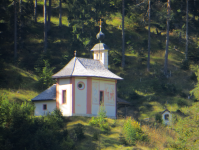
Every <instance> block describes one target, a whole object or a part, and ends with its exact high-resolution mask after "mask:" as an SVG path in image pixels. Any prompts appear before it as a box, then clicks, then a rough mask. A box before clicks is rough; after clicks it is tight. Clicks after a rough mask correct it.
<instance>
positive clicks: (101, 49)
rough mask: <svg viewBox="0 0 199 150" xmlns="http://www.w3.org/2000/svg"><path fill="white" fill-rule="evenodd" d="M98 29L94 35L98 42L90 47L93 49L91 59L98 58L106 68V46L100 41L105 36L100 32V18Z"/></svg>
mask: <svg viewBox="0 0 199 150" xmlns="http://www.w3.org/2000/svg"><path fill="white" fill-rule="evenodd" d="M99 22H100V26H99V27H100V31H99V33H98V34H97V35H96V38H97V39H98V40H99V43H97V44H95V45H94V47H93V48H92V49H91V51H93V52H94V53H93V59H94V60H99V61H100V62H101V63H103V64H104V67H105V68H106V69H108V50H109V48H108V46H107V45H106V44H104V43H101V40H102V39H103V38H104V37H105V35H104V33H102V31H101V28H102V25H101V23H102V21H101V19H100V21H99Z"/></svg>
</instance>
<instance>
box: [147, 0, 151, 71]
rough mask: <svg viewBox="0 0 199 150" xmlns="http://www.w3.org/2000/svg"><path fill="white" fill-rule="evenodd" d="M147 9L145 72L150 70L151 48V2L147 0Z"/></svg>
mask: <svg viewBox="0 0 199 150" xmlns="http://www.w3.org/2000/svg"><path fill="white" fill-rule="evenodd" d="M148 5H149V8H148V16H149V23H148V60H147V71H149V70H150V46H151V37H150V33H151V32H150V26H151V1H150V0H149V4H148Z"/></svg>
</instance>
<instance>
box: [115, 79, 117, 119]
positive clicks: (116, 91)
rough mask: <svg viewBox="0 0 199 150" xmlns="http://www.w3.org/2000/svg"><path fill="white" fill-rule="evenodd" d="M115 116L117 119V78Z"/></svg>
mask: <svg viewBox="0 0 199 150" xmlns="http://www.w3.org/2000/svg"><path fill="white" fill-rule="evenodd" d="M115 117H116V119H117V80H115Z"/></svg>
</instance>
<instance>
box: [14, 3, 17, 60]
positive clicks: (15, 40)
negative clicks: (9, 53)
mask: <svg viewBox="0 0 199 150" xmlns="http://www.w3.org/2000/svg"><path fill="white" fill-rule="evenodd" d="M14 9H15V10H14V60H15V61H16V60H17V5H16V0H14Z"/></svg>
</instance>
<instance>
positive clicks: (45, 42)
mask: <svg viewBox="0 0 199 150" xmlns="http://www.w3.org/2000/svg"><path fill="white" fill-rule="evenodd" d="M43 13H44V53H45V52H46V49H47V20H46V18H47V12H46V0H44V12H43Z"/></svg>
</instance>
